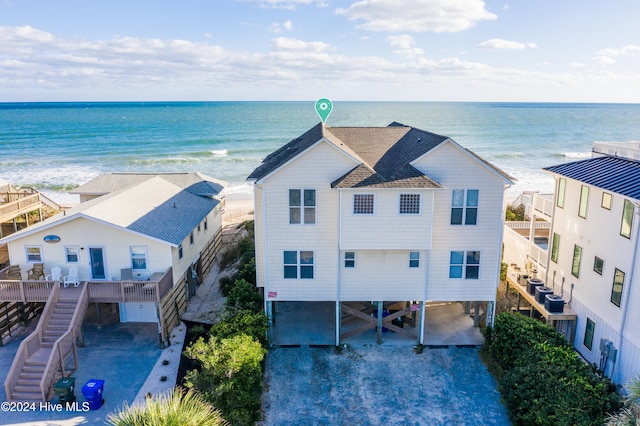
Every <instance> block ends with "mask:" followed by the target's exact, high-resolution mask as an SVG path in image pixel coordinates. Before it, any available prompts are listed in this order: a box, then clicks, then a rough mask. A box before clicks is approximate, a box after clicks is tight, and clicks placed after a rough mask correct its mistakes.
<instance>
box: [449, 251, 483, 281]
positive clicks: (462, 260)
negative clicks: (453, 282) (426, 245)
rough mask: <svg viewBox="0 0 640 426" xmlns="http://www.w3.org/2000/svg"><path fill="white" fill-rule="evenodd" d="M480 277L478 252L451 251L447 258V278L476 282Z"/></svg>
mask: <svg viewBox="0 0 640 426" xmlns="http://www.w3.org/2000/svg"><path fill="white" fill-rule="evenodd" d="M479 277H480V252H479V251H467V252H466V253H465V252H464V251H452V252H451V254H450V257H449V278H464V279H466V280H477V279H478V278H479Z"/></svg>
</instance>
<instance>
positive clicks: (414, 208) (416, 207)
mask: <svg viewBox="0 0 640 426" xmlns="http://www.w3.org/2000/svg"><path fill="white" fill-rule="evenodd" d="M400 214H420V194H400Z"/></svg>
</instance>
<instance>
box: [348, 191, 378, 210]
mask: <svg viewBox="0 0 640 426" xmlns="http://www.w3.org/2000/svg"><path fill="white" fill-rule="evenodd" d="M373 203H374V198H373V194H353V214H373Z"/></svg>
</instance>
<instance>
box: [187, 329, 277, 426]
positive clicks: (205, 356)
mask: <svg viewBox="0 0 640 426" xmlns="http://www.w3.org/2000/svg"><path fill="white" fill-rule="evenodd" d="M265 353H266V350H265V349H264V348H263V347H262V346H261V345H260V343H259V342H257V341H255V340H253V339H252V338H251V337H250V336H248V335H246V334H240V335H235V336H232V337H229V338H224V339H218V338H215V337H211V338H210V339H209V340H208V341H205V340H204V339H199V340H198V341H196V342H195V343H194V344H193V345H191V346H189V347H188V348H187V349H186V350H185V355H187V356H188V357H190V358H192V359H195V360H198V361H199V362H200V364H201V369H200V370H192V371H189V372H188V373H187V375H186V377H185V379H186V386H187V387H189V388H193V389H195V390H197V391H199V392H200V393H201V394H202V395H203V396H204V398H205V399H206V400H207V401H208V402H210V403H211V404H213V405H214V406H216V407H218V409H220V411H221V412H222V414H223V416H224V417H225V418H226V419H228V420H229V421H230V422H231V423H232V424H234V425H249V424H254V423H255V422H256V421H257V420H259V418H260V396H261V394H262V360H263V359H264V355H265Z"/></svg>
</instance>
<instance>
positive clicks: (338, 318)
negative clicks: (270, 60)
mask: <svg viewBox="0 0 640 426" xmlns="http://www.w3.org/2000/svg"><path fill="white" fill-rule="evenodd" d="M341 326H342V303H340V301H339V300H336V346H340V328H341Z"/></svg>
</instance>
